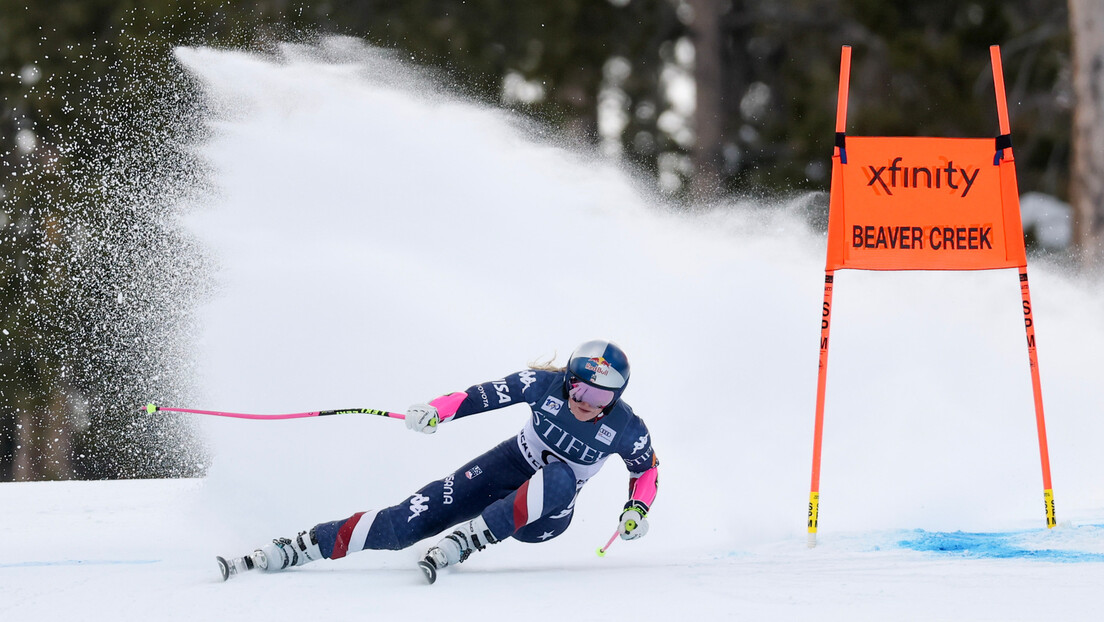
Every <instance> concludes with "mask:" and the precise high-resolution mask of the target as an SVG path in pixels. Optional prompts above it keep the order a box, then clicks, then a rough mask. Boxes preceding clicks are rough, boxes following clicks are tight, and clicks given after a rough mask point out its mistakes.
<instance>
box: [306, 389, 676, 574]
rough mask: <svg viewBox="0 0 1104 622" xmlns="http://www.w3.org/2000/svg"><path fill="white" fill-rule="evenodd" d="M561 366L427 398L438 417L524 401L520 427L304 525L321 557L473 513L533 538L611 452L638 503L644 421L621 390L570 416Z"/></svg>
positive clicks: (551, 533) (647, 460) (645, 489)
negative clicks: (597, 410)
mask: <svg viewBox="0 0 1104 622" xmlns="http://www.w3.org/2000/svg"><path fill="white" fill-rule="evenodd" d="M565 378H566V372H563V371H545V370H536V369H527V370H524V371H521V372H518V373H515V374H511V375H509V376H506V377H505V378H503V379H501V380H494V381H491V382H486V383H483V384H477V385H475V386H473V387H471V388H469V389H468V390H467V391H464V392H458V393H453V394H450V395H446V396H442V397H440V398H437V399H436V400H434V401H433V402H431V404H433V405H434V406H436V407H437V409H438V413H439V416H440V418H441V421H442V422H447V421H451V420H452V419H460V418H462V417H467V416H468V415H474V414H476V413H481V412H486V411H489V410H495V409H498V408H504V407H506V406H511V405H513V404H517V403H519V402H525V403H526V404H528V405H529V408H530V410H531V411H532V416H531V417H530V418H529V420H528V422H527V423H526V425H525V427H524V428H522V430H521V431H520V432H518V434H517V435H516V436H514V437H511V438H509V439H507V440H505V441H503V442H501V443H499V444H498V445H497V446H495V447H493V448H491V449H490V450H489V451H487V452H486V453H484V454H482V455H480V456H478V457H477V458H475V459H473V460H471V461H469V462H468V463H467V464H465V465H463V466H461V467H460V468H459V469H457V470H455V471H453V472H452V473H450V474H449V475H448V476H447V477H445V478H443V479H439V480H436V481H433V482H430V483H429V484H426V485H425V486H423V487H422V488H421V489H420V490H418V491H417V492H415V493H414V494H413V495H411V496H409V497H407V498H406V500H405V501H403V502H402V503H399V504H397V505H393V506H391V507H388V508H383V509H381V510H375V511H369V512H358V513H356V514H354V515H353V516H351V517H349V518H347V519H343V520H337V521H332V522H328V523H321V524H319V525H316V526H315V528H314V534H315V537H316V538H317V540H318V544H319V548H320V549H321V551H322V555H323V556H324V557H327V558H330V559H338V558H341V557H344V556H345V555H346V554H347V553H349V552H352V551H359V550H362V549H392V550H397V549H403V548H406V547H408V546H410V545H412V544H414V543H415V542H418V541H419V540H422V539H424V538H427V537H430V536H432V535H434V534H437V533H440V532H442V531H445V530H446V529H448V528H449V527H452V526H454V525H457V524H460V523H462V522H465V521H468V520H471V519H473V518H475V517H476V516H480V515H481V516H482V517H483V519H484V520H485V521H486V522H487V526H488V527H489V528H490V530H491V534H492V535H493V536H494V537H495V539H496V540H504V539H506V538H509V537H513V538H514V539H516V540H521V541H523V542H542V541H545V540H548V539H551V538H555V537H556V536H558V535H560V534H562V533H563V532H564V531H565V530H566V529H567V527H568V525H570V523H571V517H572V514H573V510H574V504H575V496H576V494H577V493H578V491H579V490H580V489H582V487H583V485H584V484H585V483H586V482H587V480H589V479H590V478H591V477H592V476H593V475H594V474H595V473H597V472H598V470H599V469H601V468H602V465H603V464H604V463H605V461H606V459H607V458H609V457H610V456H612V455H614V454H616V455H618V456H620V457H621V459H622V460H623V461H624V463H625V466H626V467H627V468H628V470H629V475H630V484H629V495H630V503H632V504H634V505H636V506H637V507H640V508H642V510H643V511H644V512H645V513H646V512H647V509H648V507H649V506H650V505H651V503H652V501H653V500H654V499H655V495H656V485H657V482H658V470H657V467H658V465H659V462H658V460H657V459H656V456H655V452H654V451H653V450H652V444H651V439H650V436H649V434H648V428H647V427H646V426H645V425H644V422H643V421H642V420H641V419H640V417H637V416H636V415H635V414H634V413H633V411H632V408H630V407H629V405H628V404H626V403H625V402H624V401H623V400H617V401H616V402H614V404H613V405H611V406H609V407H607V408H606V409H605V410H604V411H603V412H602V414H601V415H599V416H598V417H597V418H596V419H592V420H590V421H579V420H578V419H576V418H575V416H574V415H572V414H571V412H570V411H569V409H568V399H569V398H568V395H567V386H566V383H565Z"/></svg>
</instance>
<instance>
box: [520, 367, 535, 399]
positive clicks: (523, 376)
mask: <svg viewBox="0 0 1104 622" xmlns="http://www.w3.org/2000/svg"><path fill="white" fill-rule="evenodd" d="M518 380H520V381H521V384H523V385H524V386H523V387H522V388H521V392H522V393H525V392H526V391H528V390H529V385H531V384H533V383H534V382H536V381H537V372H535V371H533V370H531V369H527V370H525V371H523V372H521V373H519V374H518Z"/></svg>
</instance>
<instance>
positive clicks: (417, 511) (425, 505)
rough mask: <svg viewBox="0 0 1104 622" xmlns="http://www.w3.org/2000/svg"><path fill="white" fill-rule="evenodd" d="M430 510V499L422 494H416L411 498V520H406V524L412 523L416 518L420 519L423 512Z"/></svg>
mask: <svg viewBox="0 0 1104 622" xmlns="http://www.w3.org/2000/svg"><path fill="white" fill-rule="evenodd" d="M428 509H429V497H427V496H425V495H423V494H422V493H420V492H419V493H416V494H415V495H414V496H413V497H411V498H410V518H408V519H406V522H408V523H409V522H410V521H412V520H414V519H415V518H418V516H419V515H421V513H422V512H425V511H426V510H428Z"/></svg>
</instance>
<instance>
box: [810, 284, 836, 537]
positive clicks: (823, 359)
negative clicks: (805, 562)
mask: <svg viewBox="0 0 1104 622" xmlns="http://www.w3.org/2000/svg"><path fill="white" fill-rule="evenodd" d="M834 280H835V272H834V271H833V270H825V271H824V305H823V306H822V307H821V320H820V370H819V372H818V373H817V395H816V425H815V426H814V429H813V475H812V482H811V483H810V484H809V540H808V544H809V548H813V547H814V546H816V532H817V521H818V519H819V516H820V447H821V439H822V437H823V434H824V392H825V388H826V387H827V385H828V333H829V331H831V329H832V286H833V281H834Z"/></svg>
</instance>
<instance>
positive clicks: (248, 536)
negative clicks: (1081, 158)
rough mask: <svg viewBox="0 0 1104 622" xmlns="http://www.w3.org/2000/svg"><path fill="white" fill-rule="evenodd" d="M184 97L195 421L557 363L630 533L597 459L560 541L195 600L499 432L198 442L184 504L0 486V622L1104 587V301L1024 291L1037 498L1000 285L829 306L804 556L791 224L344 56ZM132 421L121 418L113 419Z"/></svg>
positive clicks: (219, 58)
mask: <svg viewBox="0 0 1104 622" xmlns="http://www.w3.org/2000/svg"><path fill="white" fill-rule="evenodd" d="M178 58H179V59H180V61H181V63H182V65H183V66H184V67H186V68H187V70H188V71H190V72H191V73H193V74H194V75H195V76H196V77H197V78H199V79H200V80H201V82H202V83H203V84H204V85H205V88H206V89H207V93H208V97H209V100H210V102H211V107H212V117H211V120H210V124H211V128H212V132H211V137H210V140H209V141H208V142H206V143H205V144H203V145H199V146H197V149H199V150H200V152H201V155H202V156H203V157H204V158H206V159H207V160H208V162H210V163H211V165H212V167H213V170H214V179H213V181H214V183H215V184H216V186H217V190H218V196H217V199H216V200H215V201H213V204H210V205H203V206H196V207H194V208H193V209H191V210H190V212H189V215H188V216H187V218H186V225H187V226H188V227H190V228H191V229H192V230H193V231H195V232H196V235H198V236H200V237H201V238H202V239H203V240H204V241H205V242H206V243H207V244H208V246H209V247H210V248H212V250H213V251H214V252H215V253H216V254H217V257H218V261H219V263H220V265H221V271H220V272H219V274H218V276H217V278H218V281H219V288H220V289H219V294H218V295H217V297H216V298H215V299H214V300H212V301H211V302H210V303H209V304H208V305H206V307H205V309H204V315H203V326H204V332H203V334H202V335H200V336H199V341H198V344H197V348H196V356H197V360H198V367H199V369H200V370H201V372H202V374H203V378H202V379H201V380H202V385H203V386H204V394H203V395H202V396H200V398H199V401H197V403H195V404H164V405H165V406H180V407H191V408H205V409H217V410H227V411H244V412H260V413H266V412H267V413H283V412H299V411H310V410H319V409H328V408H347V407H368V408H382V409H390V410H402V409H404V408H405V407H406V406H407V405H408V404H410V403H413V402H418V401H423V400H427V399H430V398H432V397H435V396H437V395H439V394H442V393H446V392H450V391H454V390H461V389H463V388H465V387H467V386H469V385H471V384H473V383H476V382H480V381H485V380H488V379H492V378H496V377H500V376H502V375H504V374H506V373H509V372H512V371H516V370H518V369H521V368H523V367H524V366H525V365H526V364H527V363H529V362H531V361H535V360H542V359H549V358H553V357H556V358H557V360H558V361H559V362H563V359H564V357H565V356H566V355H567V354H568V353H569V352H570V350H571V348H572V347H574V346H575V345H576V344H577V343H579V342H581V341H584V340H586V339H590V338H594V337H608V338H612V339H614V340H615V341H618V342H619V343H620V344H621V345H623V346H624V347H625V348H626V350H627V351H628V352H629V355H630V357H631V358H632V361H633V372H634V373H633V378H632V382H631V383H630V385H629V389H628V391H627V393H626V399H627V400H628V401H629V402H630V403H631V404H632V405H633V406H634V408H635V409H636V411H637V412H638V413H639V414H641V415H642V416H643V417H644V418H645V420H646V421H647V422H648V425H649V427H650V429H651V432H652V437H653V442H654V445H655V447H656V449H657V452H658V455H659V456H660V459H661V461H662V476H661V485H660V494H659V497H658V499H657V501H656V504H655V507H654V509H653V511H652V514H651V516H650V522H651V531H650V533H649V534H648V536H647V537H646V538H644V539H642V540H640V541H637V542H622V541H617V542H615V543H614V545H613V547H612V549H611V550H610V552H609V554H608V555H607V556H606V557H605V558H601V559H600V558H598V557H597V556H596V555H595V549H596V548H597V547H599V546H601V545H602V544H604V543H605V542H606V540H607V538H608V537H609V536H610V535H611V533H612V532H613V530H614V529H615V527H616V522H617V521H616V519H617V515H618V512H619V509H620V506H621V504H622V503H623V501H624V498H625V486H626V475H625V471H624V470H623V469H622V467H621V466H619V465H618V464H616V463H615V462H614V461H611V462H610V463H609V464H608V465H607V467H606V469H604V470H603V471H602V473H600V474H599V475H598V476H597V477H595V478H594V479H593V480H591V482H590V483H589V484H588V485H587V487H586V488H585V489H584V491H583V492H582V494H581V496H580V498H579V501H578V504H577V513H576V517H575V521H574V524H573V526H572V528H571V530H569V531H568V532H567V533H566V534H565V535H563V536H562V537H559V538H556V539H554V540H551V541H549V542H547V543H543V544H539V545H526V544H521V543H517V542H512V541H508V542H505V543H502V544H498V545H495V546H494V547H491V548H489V549H488V550H486V551H484V552H482V553H479V554H477V555H475V556H473V557H472V558H471V560H469V561H468V562H467V563H465V564H464V565H463V566H461V567H459V568H457V569H455V570H452V571H449V572H446V573H445V574H444V575H443V576H442V577H441V579H440V580H439V581H438V583H437V584H436V585H434V586H432V587H427V586H425V585H424V584H423V582H422V579H421V576H420V574H419V572H418V571H417V570H416V569H415V567H414V561H415V559H416V558H417V557H418V556H419V555H420V554H421V552H422V551H423V550H424V548H425V546H428V545H429V544H430V542H424V543H421V544H420V545H418V546H416V547H414V548H413V549H409V550H406V551H399V552H364V553H357V554H354V555H351V556H350V557H348V558H346V559H344V560H340V561H336V562H329V561H324V562H320V563H316V564H312V565H310V566H308V567H306V568H302V569H296V570H293V571H289V572H286V573H283V574H280V575H272V576H264V575H260V574H251V575H246V576H243V577H241V578H239V579H235V580H234V581H232V582H230V583H222V582H221V580H220V577H219V575H218V572H217V569H216V566H215V563H214V556H215V555H216V554H223V555H230V554H238V555H240V554H242V553H245V552H246V551H249V550H252V548H253V547H255V546H258V545H259V544H261V543H262V542H264V541H266V540H267V539H268V538H271V537H274V536H284V535H292V534H293V533H295V532H296V531H298V530H300V529H305V528H309V527H310V526H311V525H313V524H315V523H317V522H320V521H323V520H332V519H335V518H341V517H345V516H348V515H350V514H352V513H353V512H356V511H362V510H367V509H371V508H376V507H381V506H384V505H389V504H392V503H396V502H398V501H400V500H402V499H403V498H404V497H405V496H406V495H408V494H409V493H410V492H412V491H413V490H415V489H417V488H418V487H420V486H421V485H422V484H424V483H426V482H428V481H430V480H431V479H435V478H438V477H441V476H443V475H445V474H447V473H449V472H450V471H451V470H452V469H454V468H455V467H457V466H459V465H460V464H462V463H464V462H465V461H466V460H467V459H469V458H470V457H472V456H474V455H476V454H477V453H479V452H481V451H483V450H484V449H486V448H489V447H491V446H492V445H493V444H494V443H496V442H498V441H499V440H501V439H503V438H506V437H508V436H511V435H513V434H514V433H515V432H516V431H517V430H518V429H519V428H520V427H521V425H522V423H523V421H524V419H525V417H526V415H527V411H526V409H524V407H511V408H507V409H504V410H501V411H496V412H494V413H490V414H487V415H484V416H482V417H474V418H468V419H465V420H462V421H458V422H455V423H453V424H449V425H446V426H444V427H442V429H441V430H440V431H439V433H437V434H435V435H433V436H423V435H415V434H410V433H409V432H407V431H406V430H405V428H404V427H403V426H402V425H401V424H399V423H397V422H395V421H389V420H386V419H382V418H379V417H355V416H348V417H327V418H322V419H305V420H289V421H273V422H263V421H244V420H225V419H215V418H205V419H202V420H201V421H198V424H199V425H201V426H202V428H203V432H204V435H205V437H206V438H207V439H208V442H209V445H210V447H211V451H212V453H213V456H214V458H213V460H214V462H213V464H212V466H211V469H210V472H209V475H208V477H206V478H205V479H203V480H180V481H118V482H52V483H7V484H0V508H2V511H0V534H3V543H2V546H0V620H28V619H43V620H46V619H65V620H81V619H94V620H132V619H143V620H145V619H157V620H161V619H164V620H189V621H194V620H197V619H212V618H214V617H216V616H217V617H219V618H222V619H246V620H266V621H267V620H298V619H324V620H346V619H368V620H407V619H411V618H416V619H422V618H426V619H445V620H449V621H455V622H461V621H465V620H479V621H486V620H496V619H515V618H518V617H529V618H532V617H542V618H559V619H565V620H596V619H600V618H606V619H627V618H632V619H640V618H643V619H649V620H671V619H676V618H677V619H697V618H701V619H736V620H741V619H746V620H793V619H798V618H799V617H808V618H815V619H819V620H884V619H896V620H1040V619H1051V620H1088V619H1097V617H1098V616H1097V614H1095V613H1094V611H1095V610H1096V608H1097V599H1098V595H1099V593H1100V589H1101V588H1100V586H1101V585H1102V584H1104V481H1102V480H1101V478H1100V475H1099V474H1100V473H1101V472H1104V469H1102V466H1104V464H1102V463H1104V452H1101V451H1099V439H1101V438H1102V437H1104V418H1102V417H1101V416H1100V413H1101V411H1102V406H1104V404H1102V399H1104V398H1102V397H1101V395H1102V394H1101V392H1100V390H1099V387H1100V380H1099V379H1100V378H1101V377H1104V369H1102V367H1104V362H1102V360H1101V357H1100V356H1099V353H1100V352H1101V351H1102V350H1104V326H1102V324H1101V317H1104V314H1102V313H1101V312H1102V310H1104V309H1102V307H1104V298H1102V297H1101V295H1100V294H1098V293H1096V292H1095V291H1093V290H1092V289H1091V288H1090V287H1089V286H1088V285H1086V284H1084V283H1078V282H1076V281H1074V280H1071V279H1069V278H1067V277H1065V276H1063V275H1062V274H1061V273H1059V272H1058V271H1056V270H1053V269H1049V268H1047V267H1045V266H1034V267H1033V268H1032V271H1031V276H1032V281H1031V284H1032V286H1033V291H1032V294H1033V301H1034V304H1035V308H1034V316H1035V320H1036V322H1037V335H1038V343H1039V360H1040V368H1041V371H1042V377H1043V389H1044V397H1045V401H1046V407H1047V423H1048V432H1049V440H1050V445H1049V446H1050V455H1051V462H1052V468H1053V475H1054V491H1055V498H1056V502H1057V513H1058V518H1059V521H1060V524H1059V526H1058V527H1057V528H1055V529H1053V530H1047V529H1046V528H1045V526H1044V514H1043V503H1042V485H1041V477H1040V473H1039V448H1038V442H1037V438H1036V431H1035V417H1034V410H1033V407H1032V397H1031V389H1030V379H1029V374H1028V365H1027V356H1026V351H1025V347H1024V331H1023V325H1022V321H1023V320H1022V316H1021V311H1020V303H1019V289H1018V281H1017V278H1016V275H1015V272H1014V271H994V272H979V273H869V272H851V271H848V272H840V273H837V277H836V290H835V298H834V305H835V307H834V309H833V320H834V326H833V332H832V340H833V342H832V349H831V358H830V361H829V369H830V373H829V384H828V398H827V408H826V424H825V437H824V460H823V469H822V481H821V484H822V485H821V508H820V518H821V521H820V537H819V545H818V546H817V548H815V549H808V548H806V546H805V542H806V538H805V517H806V505H807V502H808V491H809V479H808V478H809V466H810V458H811V446H812V427H813V406H814V398H815V388H816V371H817V367H816V360H817V342H818V338H819V321H820V304H821V295H822V287H823V272H822V270H823V265H824V264H823V261H824V239H823V236H822V235H818V234H816V233H813V232H812V231H811V230H810V229H809V227H807V226H806V225H805V224H804V222H803V220H802V219H801V218H800V216H799V215H796V214H795V210H794V209H791V208H790V207H789V206H787V205H772V206H768V205H750V204H749V205H747V206H745V207H748V208H751V209H727V208H726V209H718V210H711V211H707V212H704V213H697V214H683V215H678V214H672V213H670V212H667V211H664V210H663V209H662V208H660V207H659V206H658V205H657V202H656V201H655V199H654V198H652V197H650V196H649V195H648V194H647V193H645V192H643V191H641V190H640V188H639V187H638V186H637V185H636V184H635V183H634V182H633V180H632V179H631V177H629V176H627V175H626V174H625V173H624V172H622V171H620V170H618V169H617V168H616V167H615V166H613V165H611V164H610V163H608V162H606V161H604V160H601V159H598V158H596V157H593V156H590V155H585V154H581V153H579V152H578V151H573V150H572V149H570V148H567V147H564V146H562V145H555V144H551V143H549V142H548V140H547V139H542V138H535V137H534V135H535V134H534V128H532V127H529V126H527V125H525V124H523V123H521V122H519V121H518V120H517V119H515V118H513V117H511V116H509V115H507V114H505V113H502V112H500V111H494V110H489V109H485V108H482V107H478V106H475V105H473V104H470V103H468V102H465V101H464V100H463V99H461V98H457V97H454V96H451V95H448V94H446V93H443V92H441V91H440V90H439V89H436V88H435V87H434V85H433V83H432V81H430V80H427V79H425V78H423V77H419V76H418V75H417V74H416V73H415V72H413V71H412V70H410V69H408V68H405V67H403V66H401V65H400V64H399V63H397V62H396V61H395V60H393V59H391V58H389V57H387V56H386V55H384V54H382V53H381V52H379V51H378V50H373V49H367V48H363V47H360V46H358V45H356V44H354V43H352V42H350V41H347V40H330V41H326V42H324V43H323V44H322V45H321V46H319V47H312V48H308V47H298V46H288V47H286V48H284V52H283V57H282V58H280V59H273V58H267V57H261V56H256V55H250V54H246V53H241V52H234V51H215V50H210V49H202V48H200V49H181V50H179V52H178ZM120 407H127V408H129V406H125V405H123V406H120Z"/></svg>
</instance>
